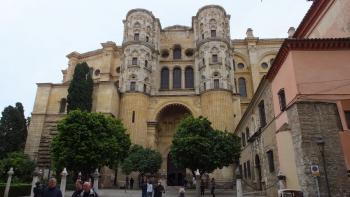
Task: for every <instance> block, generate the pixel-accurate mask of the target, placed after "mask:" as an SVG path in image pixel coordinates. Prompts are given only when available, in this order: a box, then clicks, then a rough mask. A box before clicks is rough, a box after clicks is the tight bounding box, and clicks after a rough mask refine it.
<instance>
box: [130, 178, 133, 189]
mask: <svg viewBox="0 0 350 197" xmlns="http://www.w3.org/2000/svg"><path fill="white" fill-rule="evenodd" d="M130 189H134V179H133V178H132V177H131V178H130Z"/></svg>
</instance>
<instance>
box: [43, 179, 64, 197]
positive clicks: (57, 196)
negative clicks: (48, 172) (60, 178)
mask: <svg viewBox="0 0 350 197" xmlns="http://www.w3.org/2000/svg"><path fill="white" fill-rule="evenodd" d="M56 185H57V180H56V179H55V178H50V179H49V183H48V185H47V188H45V189H44V192H43V195H42V196H43V197H62V192H61V190H60V189H58V188H57V187H56Z"/></svg>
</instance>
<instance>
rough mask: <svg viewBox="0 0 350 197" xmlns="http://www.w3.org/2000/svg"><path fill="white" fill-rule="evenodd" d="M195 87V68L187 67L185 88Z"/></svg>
mask: <svg viewBox="0 0 350 197" xmlns="http://www.w3.org/2000/svg"><path fill="white" fill-rule="evenodd" d="M193 87H194V77H193V68H191V67H187V68H186V70H185V88H193Z"/></svg>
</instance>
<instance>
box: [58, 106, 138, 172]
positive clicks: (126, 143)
mask: <svg viewBox="0 0 350 197" xmlns="http://www.w3.org/2000/svg"><path fill="white" fill-rule="evenodd" d="M57 129H58V134H57V135H56V136H55V137H54V139H53V142H52V144H51V153H52V155H53V162H54V166H55V168H56V169H57V170H62V169H63V168H64V167H66V168H67V169H68V170H72V171H74V172H82V173H83V174H84V175H88V174H90V173H91V172H93V171H94V170H95V169H96V168H99V167H102V166H109V167H111V168H113V167H114V166H115V165H116V163H118V162H120V161H122V160H123V159H124V158H125V157H126V156H127V153H128V150H129V148H130V145H131V142H130V138H129V135H128V134H126V130H125V128H124V126H123V124H122V122H121V121H120V120H117V119H115V118H113V117H111V116H106V115H103V114H101V113H88V112H82V111H80V110H75V111H71V112H70V113H69V114H68V115H67V116H66V117H65V118H64V119H63V120H61V121H60V122H59V123H58V126H57Z"/></svg>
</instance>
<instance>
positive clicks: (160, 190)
mask: <svg viewBox="0 0 350 197" xmlns="http://www.w3.org/2000/svg"><path fill="white" fill-rule="evenodd" d="M163 193H165V190H164V187H163V185H162V183H161V182H160V181H158V185H157V186H156V187H155V188H154V197H162V194H163Z"/></svg>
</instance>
